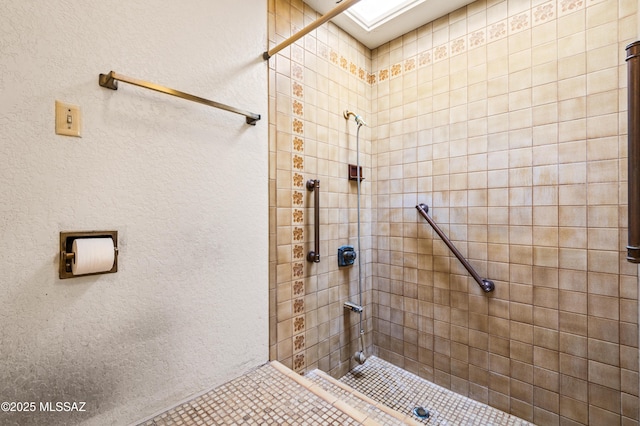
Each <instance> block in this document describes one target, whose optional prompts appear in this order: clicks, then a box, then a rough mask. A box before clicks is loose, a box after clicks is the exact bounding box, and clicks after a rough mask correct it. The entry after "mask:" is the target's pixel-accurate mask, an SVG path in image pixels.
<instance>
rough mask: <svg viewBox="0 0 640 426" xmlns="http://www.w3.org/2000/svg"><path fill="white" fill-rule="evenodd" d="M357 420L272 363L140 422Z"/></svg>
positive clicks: (191, 425)
mask: <svg viewBox="0 0 640 426" xmlns="http://www.w3.org/2000/svg"><path fill="white" fill-rule="evenodd" d="M293 374H295V373H293ZM357 424H360V423H359V422H358V421H356V420H354V419H353V418H351V417H350V416H349V415H347V414H345V413H344V412H342V411H341V410H339V409H338V408H336V407H334V406H332V405H331V404H330V403H328V402H326V401H325V400H323V399H322V398H320V397H318V396H316V395H315V394H314V393H312V392H309V391H306V389H305V388H304V387H303V386H301V385H299V384H298V383H296V382H295V381H293V380H292V379H291V378H289V377H288V376H286V375H285V374H282V373H281V372H280V371H278V370H277V369H276V368H274V367H273V366H272V364H266V365H263V366H261V367H259V368H258V369H256V370H253V371H250V372H249V373H247V374H245V375H243V376H241V377H238V378H237V379H235V380H232V381H230V382H228V383H225V384H224V385H222V386H220V387H218V388H216V389H214V390H212V391H209V392H207V393H206V394H204V395H201V396H199V397H197V398H195V399H193V400H191V401H189V402H185V403H184V404H181V405H179V406H177V407H175V408H173V409H171V410H169V411H167V412H165V413H163V414H160V415H158V416H156V417H154V418H153V419H151V420H148V421H146V422H144V423H141V425H144V426H152V425H154V426H155V425H158V426H160V425H161V426H165V425H180V426H201V425H291V426H294V425H318V426H320V425H322V426H324V425H357Z"/></svg>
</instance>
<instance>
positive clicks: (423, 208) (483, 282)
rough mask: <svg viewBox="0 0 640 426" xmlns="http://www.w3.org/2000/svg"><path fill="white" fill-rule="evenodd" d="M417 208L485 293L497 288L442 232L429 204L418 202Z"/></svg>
mask: <svg viewBox="0 0 640 426" xmlns="http://www.w3.org/2000/svg"><path fill="white" fill-rule="evenodd" d="M416 209H418V211H419V212H420V214H421V215H422V217H424V218H425V219H426V220H427V222H429V225H431V227H432V228H433V230H434V231H436V233H437V234H438V235H439V236H440V238H442V241H444V243H445V244H446V245H447V247H449V250H451V252H452V253H453V254H454V255H455V256H456V257H457V258H458V260H459V261H460V263H462V266H464V267H465V269H466V270H467V271H468V272H469V274H470V275H471V276H472V277H473V279H474V280H476V282H477V283H478V285H479V286H480V288H481V289H482V290H483V291H484V292H485V293H489V292H491V291H493V290H494V289H495V284H494V283H493V281H491V280H488V279H485V278H481V277H480V275H478V273H477V272H476V270H475V269H473V266H471V264H470V263H469V262H467V259H465V258H464V256H463V255H462V253H460V252H459V251H458V249H457V248H456V246H454V245H453V243H452V242H451V240H450V239H449V238H448V237H447V236H446V234H445V233H444V232H442V229H440V227H439V226H438V225H437V224H436V223H435V222H434V221H433V219H431V217H430V216H429V215H428V214H427V212H428V211H429V206H427V205H426V204H418V205H417V206H416Z"/></svg>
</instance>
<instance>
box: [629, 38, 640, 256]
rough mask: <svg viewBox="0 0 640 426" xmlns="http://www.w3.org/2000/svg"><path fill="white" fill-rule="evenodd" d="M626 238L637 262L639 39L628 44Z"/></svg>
mask: <svg viewBox="0 0 640 426" xmlns="http://www.w3.org/2000/svg"><path fill="white" fill-rule="evenodd" d="M626 50H627V59H626V61H627V79H628V93H627V98H628V99H627V102H628V105H629V107H628V111H627V114H628V120H627V121H628V126H629V131H628V136H627V137H628V140H627V144H628V156H629V158H628V162H629V164H628V166H627V167H628V176H627V179H628V180H629V182H628V191H629V200H628V203H629V206H628V210H627V215H628V216H629V218H628V225H629V239H628V244H627V260H628V261H629V262H632V263H640V41H635V42H633V43H631V44H630V45H628V46H627V48H626Z"/></svg>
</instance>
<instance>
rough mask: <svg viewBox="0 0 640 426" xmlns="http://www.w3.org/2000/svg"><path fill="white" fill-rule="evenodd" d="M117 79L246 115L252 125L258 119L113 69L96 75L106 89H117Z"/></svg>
mask: <svg viewBox="0 0 640 426" xmlns="http://www.w3.org/2000/svg"><path fill="white" fill-rule="evenodd" d="M118 81H124V82H125V83H129V84H133V85H134V86H139V87H143V88H145V89H151V90H155V91H156V92H160V93H164V94H166V95H171V96H176V97H178V98H182V99H186V100H188V101H191V102H198V103H200V104H203V105H207V106H210V107H214V108H219V109H223V110H225V111H229V112H233V113H236V114H240V115H244V116H245V117H246V120H245V121H246V123H247V124H251V125H252V126H255V125H256V122H257V121H258V120H260V115H259V114H254V113H252V112H247V111H242V110H240V109H238V108H234V107H230V106H229V105H225V104H221V103H218V102H214V101H210V100H209V99H205V98H201V97H199V96H195V95H190V94H188V93H184V92H181V91H179V90H175V89H169V88H168V87H164V86H160V85H159V84H154V83H149V82H148V81H142V80H137V79H135V78H131V77H127V76H126V75H122V74H116V72H115V71H111V72H109V74H100V76H99V77H98V84H99V85H100V86H102V87H106V88H107V89H112V90H118Z"/></svg>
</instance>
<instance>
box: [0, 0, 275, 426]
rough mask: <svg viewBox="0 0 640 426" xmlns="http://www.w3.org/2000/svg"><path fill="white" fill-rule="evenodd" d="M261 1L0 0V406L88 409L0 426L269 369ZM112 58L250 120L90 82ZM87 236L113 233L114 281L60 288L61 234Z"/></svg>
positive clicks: (162, 401)
mask: <svg viewBox="0 0 640 426" xmlns="http://www.w3.org/2000/svg"><path fill="white" fill-rule="evenodd" d="M266 6H267V5H266V2H264V1H261V0H250V1H242V2H232V1H223V0H213V1H211V0H188V1H180V2H178V1H167V0H163V1H151V0H140V1H134V2H130V1H110V2H100V1H96V0H75V1H62V0H58V1H52V2H46V1H36V0H4V1H3V2H2V12H1V13H0V252H1V253H2V255H1V256H0V401H34V402H36V403H39V402H46V401H53V402H57V401H86V403H87V405H86V410H87V412H85V413H81V414H78V413H74V414H64V413H32V414H19V415H13V414H6V413H2V412H0V424H3V425H5V424H34V423H40V424H63V423H64V424H75V423H88V424H101V425H102V424H123V423H127V422H133V421H136V420H140V419H143V418H145V417H146V416H149V415H151V414H154V413H156V412H158V411H159V410H161V409H164V408H167V407H169V406H171V405H173V404H175V403H177V402H179V401H180V400H182V399H184V398H187V397H188V396H190V395H193V394H195V393H199V392H201V391H203V390H206V389H208V388H211V387H213V386H215V385H218V384H220V383H222V382H225V381H227V380H229V379H231V378H233V377H235V376H237V375H240V374H241V373H243V372H244V371H246V370H247V369H250V368H252V367H254V366H257V365H259V364H261V363H263V362H265V361H266V360H267V358H268V339H267V333H268V241H267V240H268V195H267V191H268V184H267V179H268V174H267V168H268V165H267V163H268V153H267V119H266V114H267V78H266V64H265V62H264V61H263V60H262V59H261V58H260V55H261V53H262V52H263V51H264V50H265V47H266V23H267V19H266ZM112 69H113V70H115V71H117V72H120V73H122V74H125V75H129V76H132V77H136V78H139V79H143V80H148V81H151V82H155V83H158V84H163V85H166V86H169V87H173V88H176V89H179V90H183V91H185V92H188V93H192V94H195V95H199V96H202V97H206V98H210V99H213V100H216V101H218V102H222V103H227V104H230V105H233V106H236V107H239V108H243V109H246V110H250V111H253V112H256V113H259V114H262V116H263V120H261V121H260V122H258V125H257V126H255V127H253V126H248V125H246V124H245V122H244V118H243V117H241V116H238V115H235V114H231V113H228V112H225V111H221V110H216V109H213V108H209V107H206V106H203V105H200V104H196V103H191V102H187V101H184V100H182V99H178V98H174V97H171V96H167V95H162V94H159V93H155V92H152V91H149V90H144V89H140V88H137V87H134V86H131V85H128V84H124V83H120V89H119V90H118V91H110V90H107V89H104V88H101V87H99V86H98V83H97V80H98V74H99V73H101V72H103V73H104V72H108V71H109V70H112ZM56 99H57V100H61V101H63V102H67V103H72V104H77V105H79V106H80V107H81V109H82V114H83V121H84V124H83V137H82V138H81V139H77V138H71V137H63V136H58V135H55V133H54V102H55V100H56ZM94 229H95V230H118V231H119V233H120V260H119V271H118V273H116V274H110V275H100V276H92V277H84V278H76V279H70V280H59V279H58V276H57V275H58V272H57V268H58V239H59V232H60V231H69V230H94Z"/></svg>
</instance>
